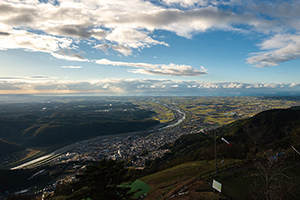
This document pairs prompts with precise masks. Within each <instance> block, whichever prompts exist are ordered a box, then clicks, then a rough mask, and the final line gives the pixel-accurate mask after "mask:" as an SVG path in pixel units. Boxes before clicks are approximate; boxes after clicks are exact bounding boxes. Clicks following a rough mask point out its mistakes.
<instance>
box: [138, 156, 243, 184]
mask: <svg viewBox="0 0 300 200" xmlns="http://www.w3.org/2000/svg"><path fill="white" fill-rule="evenodd" d="M220 161H221V160H218V165H219V167H222V166H225V165H228V164H231V163H233V162H236V161H237V160H235V159H225V161H224V162H223V164H220ZM214 166H215V161H214V160H211V161H207V160H202V161H193V162H187V163H183V164H180V165H177V166H174V167H172V168H169V169H165V170H162V171H159V172H156V173H154V174H150V175H148V176H145V177H142V178H140V180H141V181H143V182H145V183H147V184H148V185H149V186H150V187H151V188H152V189H153V190H156V189H159V188H162V187H166V186H169V185H173V184H176V183H181V182H183V181H185V180H188V179H190V178H192V177H195V176H197V175H199V174H202V173H205V172H207V171H210V170H213V169H214Z"/></svg>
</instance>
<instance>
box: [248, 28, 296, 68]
mask: <svg viewBox="0 0 300 200" xmlns="http://www.w3.org/2000/svg"><path fill="white" fill-rule="evenodd" d="M259 46H260V47H261V49H262V50H266V51H262V52H259V53H255V54H252V55H251V57H249V58H248V59H247V62H248V63H249V64H252V65H254V67H270V66H277V65H278V64H279V63H282V62H286V61H289V60H294V59H298V58H300V34H297V35H296V34H277V35H275V36H274V37H272V38H270V39H267V40H265V41H264V42H263V43H261V44H260V45H259Z"/></svg>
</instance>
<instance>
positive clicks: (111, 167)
mask: <svg viewBox="0 0 300 200" xmlns="http://www.w3.org/2000/svg"><path fill="white" fill-rule="evenodd" d="M76 177H77V178H78V181H77V182H75V183H73V184H72V189H71V188H68V190H69V191H70V190H71V191H72V192H73V193H72V194H71V197H70V198H69V199H86V198H91V199H92V200H107V199H115V200H126V199H131V196H132V193H130V192H129V191H130V188H129V187H125V186H124V187H122V186H120V184H121V183H124V182H127V181H130V176H129V175H128V169H127V168H125V166H124V162H118V161H114V160H106V159H104V160H101V161H100V162H99V164H97V165H90V166H87V168H86V170H85V171H84V173H83V174H81V175H77V176H76ZM66 188H67V187H66ZM60 190H62V189H60Z"/></svg>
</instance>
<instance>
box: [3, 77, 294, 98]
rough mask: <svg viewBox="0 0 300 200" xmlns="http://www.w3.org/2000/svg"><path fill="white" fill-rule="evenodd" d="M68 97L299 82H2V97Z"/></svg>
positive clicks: (258, 90) (222, 90) (255, 90)
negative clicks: (39, 95)
mask: <svg viewBox="0 0 300 200" xmlns="http://www.w3.org/2000/svg"><path fill="white" fill-rule="evenodd" d="M44 93H51V94H67V93H78V94H79V93H80V94H81V93H84V94H87V93H90V94H98V95H151V96H153V95H158V96H164V95H174V96H182V95H197V96H201V95H203V96H204V95H205V96H207V95H214V96H215V95H224V96H231V95H282V94H284V95H299V94H300V84H299V83H240V82H222V83H204V82H200V81H174V80H166V79H164V80H154V79H104V80H90V81H59V80H44V81H43V80H40V81H34V82H33V81H29V80H26V79H23V80H22V79H20V78H19V79H18V80H14V79H9V77H6V78H4V77H2V79H0V94H44Z"/></svg>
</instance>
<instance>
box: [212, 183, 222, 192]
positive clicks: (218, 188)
mask: <svg viewBox="0 0 300 200" xmlns="http://www.w3.org/2000/svg"><path fill="white" fill-rule="evenodd" d="M212 187H213V188H214V189H215V190H217V191H219V192H221V190H222V183H219V182H218V181H216V180H213V185H212Z"/></svg>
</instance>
